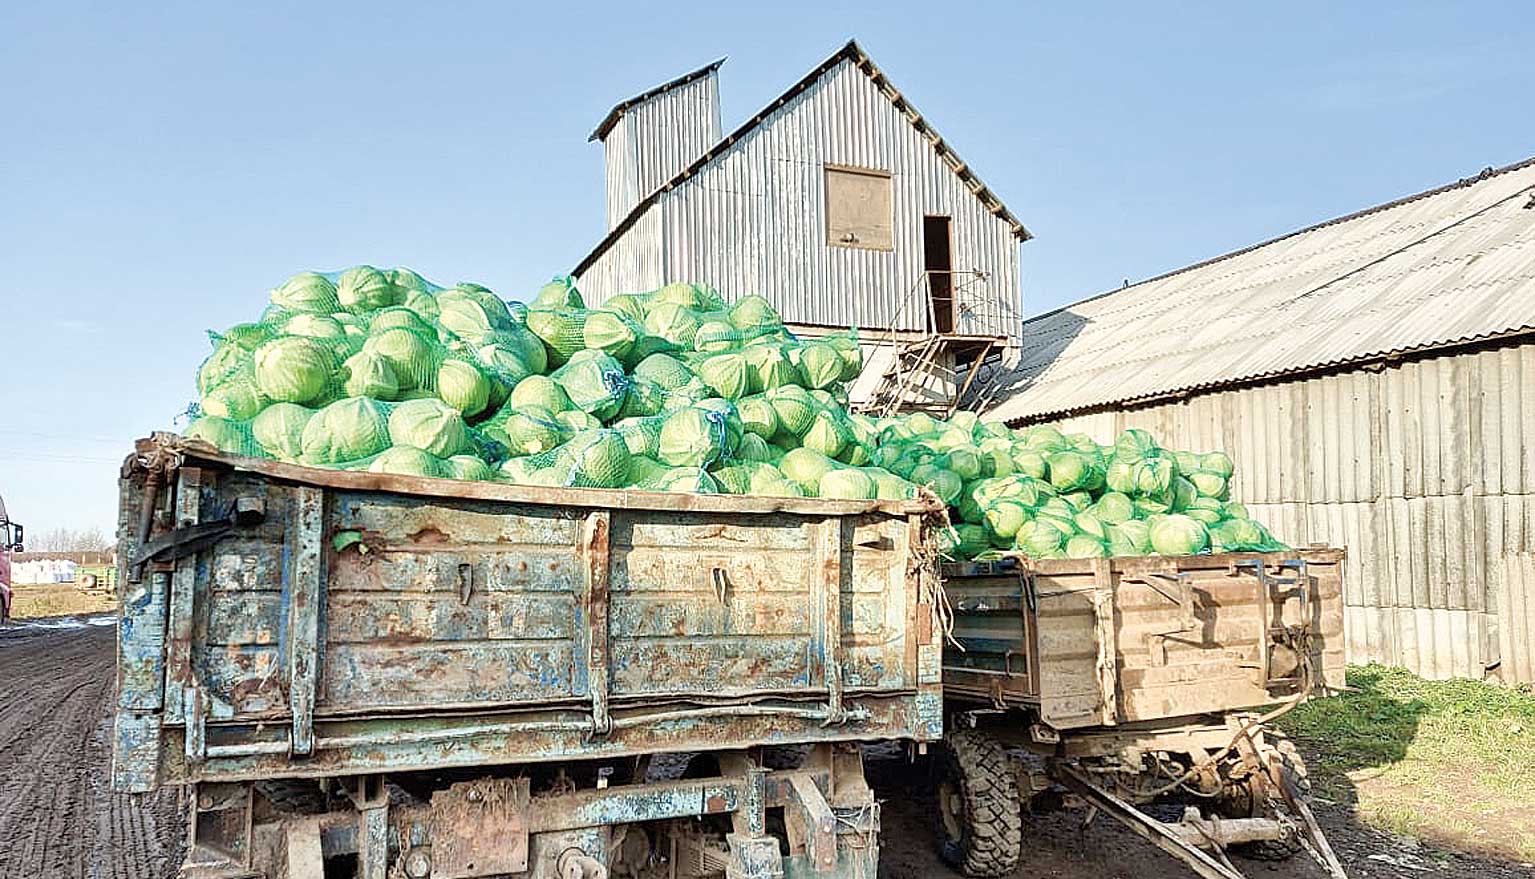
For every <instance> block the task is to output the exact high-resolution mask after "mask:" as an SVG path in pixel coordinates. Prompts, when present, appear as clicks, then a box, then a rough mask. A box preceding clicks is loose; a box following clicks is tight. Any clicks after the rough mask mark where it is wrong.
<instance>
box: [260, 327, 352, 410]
mask: <svg viewBox="0 0 1535 879" xmlns="http://www.w3.org/2000/svg"><path fill="white" fill-rule="evenodd" d="M335 371H336V358H335V355H333V354H332V353H331V351H330V349H329V348H327V347H325V346H324V345H322V344H320V343H319V342H316V341H315V340H313V339H308V338H305V337H303V336H283V337H281V338H277V339H273V340H272V341H270V342H267V343H266V344H265V345H262V346H261V347H260V348H257V349H256V353H255V372H256V387H257V389H258V390H260V391H261V393H262V395H263V396H265V397H267V398H268V399H271V400H275V401H277V402H281V403H308V402H311V401H314V400H319V399H321V398H322V397H324V396H325V395H326V393H327V392H328V391H329V390H330V388H331V380H332V376H333V373H334V372H335Z"/></svg>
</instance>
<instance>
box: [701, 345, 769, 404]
mask: <svg viewBox="0 0 1535 879" xmlns="http://www.w3.org/2000/svg"><path fill="white" fill-rule="evenodd" d="M693 370H694V371H695V372H696V373H698V377H699V378H701V379H703V381H704V384H706V385H708V386H709V389H710V390H712V391H714V393H716V394H719V395H720V396H721V397H724V398H725V399H727V400H739V399H741V398H742V397H745V396H747V395H749V394H751V393H753V392H754V391H756V390H757V388H755V387H754V386H753V385H754V382H753V381H752V370H751V366H750V364H749V363H748V362H747V360H746V357H745V355H742V354H738V353H735V352H730V353H725V354H714V355H711V356H709V357H705V358H703V359H702V360H699V361H698V362H697V363H695V364H694V365H693Z"/></svg>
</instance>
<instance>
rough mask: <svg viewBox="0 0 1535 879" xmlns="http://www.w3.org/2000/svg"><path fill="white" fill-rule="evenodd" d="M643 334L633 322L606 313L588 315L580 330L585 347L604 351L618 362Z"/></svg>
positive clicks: (627, 354) (642, 329) (627, 353)
mask: <svg viewBox="0 0 1535 879" xmlns="http://www.w3.org/2000/svg"><path fill="white" fill-rule="evenodd" d="M644 334H645V330H644V328H643V327H641V326H639V325H638V324H636V323H635V322H634V321H632V320H630V319H628V318H626V317H621V316H619V315H617V314H613V313H611V312H606V311H594V312H592V313H591V314H588V315H587V316H586V323H585V324H584V325H583V327H582V329H581V338H582V341H583V342H585V344H586V347H588V348H591V349H594V350H598V351H604V352H606V353H608V354H610V355H612V356H614V357H617V358H619V359H620V360H621V359H623V358H625V357H627V356H629V352H630V351H631V350H633V348H634V343H635V342H637V341H639V338H640V336H643V335H644Z"/></svg>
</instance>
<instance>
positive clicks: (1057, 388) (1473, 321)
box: [993, 160, 1535, 420]
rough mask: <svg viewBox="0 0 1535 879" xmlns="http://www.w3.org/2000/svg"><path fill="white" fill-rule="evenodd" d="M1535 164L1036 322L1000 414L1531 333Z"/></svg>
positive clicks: (1040, 412)
mask: <svg viewBox="0 0 1535 879" xmlns="http://www.w3.org/2000/svg"><path fill="white" fill-rule="evenodd" d="M1532 192H1535V160H1532V161H1531V162H1528V163H1525V164H1524V165H1521V166H1515V167H1514V168H1512V169H1509V170H1506V171H1504V172H1501V173H1497V174H1493V175H1491V176H1488V177H1486V178H1484V179H1481V180H1478V181H1477V182H1474V183H1469V184H1467V185H1464V186H1457V187H1453V188H1448V189H1445V190H1443V191H1440V192H1437V193H1434V194H1430V195H1425V196H1423V197H1420V198H1416V199H1414V200H1409V201H1405V202H1402V203H1399V204H1395V205H1392V206H1388V207H1384V208H1381V209H1378V210H1375V211H1372V212H1368V213H1364V214H1361V215H1359V216H1356V217H1353V218H1349V219H1344V220H1340V221H1337V222H1334V223H1331V224H1327V225H1324V226H1320V227H1317V228H1315V229H1311V230H1307V231H1303V232H1299V233H1296V234H1294V235H1291V236H1288V237H1285V238H1281V239H1278V240H1276V241H1274V242H1271V243H1268V244H1264V245H1261V246H1258V247H1255V248H1252V249H1250V250H1247V251H1244V252H1240V253H1237V254H1235V255H1232V256H1229V257H1225V258H1221V259H1218V260H1215V261H1213V262H1210V263H1207V264H1204V265H1200V266H1195V267H1192V268H1189V269H1186V270H1184V271H1180V272H1176V273H1174V274H1171V275H1167V276H1165V277H1162V278H1159V279H1154V280H1151V281H1146V282H1144V283H1141V284H1137V285H1135V286H1132V287H1129V288H1127V289H1125V290H1122V291H1118V292H1114V293H1111V294H1108V295H1106V296H1102V297H1099V298H1097V299H1091V300H1088V301H1086V302H1082V303H1078V304H1077V305H1073V306H1070V307H1068V308H1066V309H1063V310H1061V311H1058V312H1054V313H1051V314H1048V315H1042V316H1040V317H1038V318H1033V319H1031V320H1029V321H1028V322H1027V323H1026V324H1025V325H1024V328H1023V358H1022V360H1021V362H1020V365H1019V367H1018V369H1017V371H1016V372H1015V374H1014V375H1012V376H1011V377H1010V378H1009V379H1007V384H1008V385H1010V388H1009V390H1008V391H1007V392H1006V397H1007V398H1006V399H1005V400H1004V401H1003V402H1002V403H1000V404H999V405H998V406H997V407H996V409H995V410H994V412H993V414H995V415H996V417H998V418H1002V419H1004V420H1013V419H1017V418H1024V417H1029V418H1034V417H1040V416H1045V415H1052V414H1064V413H1068V412H1073V411H1080V410H1083V409H1087V408H1091V407H1094V406H1102V405H1108V404H1111V403H1119V402H1130V401H1135V400H1138V399H1145V398H1150V397H1154V396H1157V395H1161V394H1167V393H1172V392H1177V391H1182V390H1189V389H1204V388H1211V387H1219V386H1221V385H1224V384H1230V383H1232V382H1235V381H1239V380H1250V379H1259V378H1263V377H1269V376H1278V375H1282V374H1287V373H1295V372H1299V371H1303V370H1307V369H1315V368H1321V367H1325V366H1328V365H1332V364H1341V363H1346V362H1351V361H1356V360H1359V359H1363V358H1368V357H1372V356H1377V355H1383V354H1387V353H1391V352H1400V351H1409V350H1421V349H1425V348H1432V347H1435V346H1440V345H1445V344H1450V343H1454V342H1462V341H1470V340H1476V339H1481V338H1486V337H1488V336H1492V335H1498V334H1506V333H1509V332H1513V331H1517V330H1520V329H1524V328H1532V327H1535V209H1531V208H1530V207H1529V205H1530V204H1531V193H1532Z"/></svg>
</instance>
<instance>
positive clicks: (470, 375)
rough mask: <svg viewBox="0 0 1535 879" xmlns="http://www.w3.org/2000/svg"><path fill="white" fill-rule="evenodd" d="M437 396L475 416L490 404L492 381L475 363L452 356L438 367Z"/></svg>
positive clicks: (470, 415)
mask: <svg viewBox="0 0 1535 879" xmlns="http://www.w3.org/2000/svg"><path fill="white" fill-rule="evenodd" d="M437 396H438V397H439V398H440V399H441V400H442V401H443V402H444V403H447V404H448V405H449V406H452V407H453V408H454V409H457V410H458V411H459V412H462V413H463V415H464V417H465V418H473V417H474V416H476V415H478V414H480V413H481V412H482V411H484V409H485V407H486V406H488V405H489V404H490V381H489V380H488V379H486V378H485V374H484V373H482V372H480V370H479V369H478V368H477V367H476V366H475V365H474V364H473V363H470V362H469V361H467V360H459V359H457V358H451V357H450V358H448V359H447V360H444V361H443V362H442V366H440V367H438V368H437Z"/></svg>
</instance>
